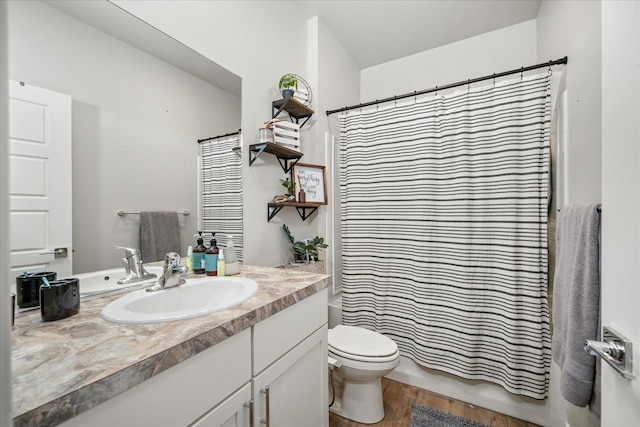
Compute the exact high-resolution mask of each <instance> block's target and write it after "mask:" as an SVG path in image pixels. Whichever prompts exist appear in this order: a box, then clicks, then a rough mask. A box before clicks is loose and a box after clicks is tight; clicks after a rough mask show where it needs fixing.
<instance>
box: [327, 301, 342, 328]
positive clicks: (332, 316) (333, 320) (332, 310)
mask: <svg viewBox="0 0 640 427" xmlns="http://www.w3.org/2000/svg"><path fill="white" fill-rule="evenodd" d="M337 325H342V294H341V293H340V294H338V295H334V296H333V298H331V299H330V300H329V328H334V327H336V326H337Z"/></svg>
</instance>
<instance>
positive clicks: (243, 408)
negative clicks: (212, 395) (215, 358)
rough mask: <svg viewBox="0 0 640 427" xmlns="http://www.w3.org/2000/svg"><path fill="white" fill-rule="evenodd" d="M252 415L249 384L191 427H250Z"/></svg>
mask: <svg viewBox="0 0 640 427" xmlns="http://www.w3.org/2000/svg"><path fill="white" fill-rule="evenodd" d="M252 415H253V400H252V399H251V383H247V384H246V385H245V386H244V387H242V388H241V389H240V390H238V391H237V392H235V393H233V395H231V396H229V397H228V398H227V399H225V401H224V402H222V403H221V404H219V405H218V406H216V407H215V408H213V409H212V410H211V411H209V412H207V413H206V414H205V415H203V416H202V418H200V419H199V420H197V421H196V422H195V423H193V424H191V426H190V427H248V426H250V425H251V424H250V420H251V416H252Z"/></svg>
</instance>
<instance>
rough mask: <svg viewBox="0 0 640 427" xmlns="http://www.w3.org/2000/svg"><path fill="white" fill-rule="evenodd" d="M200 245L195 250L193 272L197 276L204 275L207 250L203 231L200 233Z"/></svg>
mask: <svg viewBox="0 0 640 427" xmlns="http://www.w3.org/2000/svg"><path fill="white" fill-rule="evenodd" d="M198 234H199V236H198V244H197V245H196V247H195V248H193V260H192V262H193V272H194V273H196V274H204V271H205V269H204V255H205V252H206V251H207V248H205V247H204V244H203V243H204V240H203V239H202V231H198Z"/></svg>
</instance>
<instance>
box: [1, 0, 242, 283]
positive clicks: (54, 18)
mask: <svg viewBox="0 0 640 427" xmlns="http://www.w3.org/2000/svg"><path fill="white" fill-rule="evenodd" d="M9 12H10V25H9V32H10V48H9V76H10V78H11V79H14V80H19V81H24V82H26V83H27V84H31V85H34V86H40V87H44V88H47V89H50V90H55V91H58V92H62V93H66V94H68V95H71V97H72V98H73V105H72V112H73V113H72V114H73V116H72V121H73V123H72V126H73V130H72V132H73V249H74V273H81V272H86V271H94V270H100V269H104V268H110V267H119V266H120V265H121V262H120V259H121V258H122V255H123V254H122V251H119V250H115V249H113V246H114V245H118V246H131V247H139V224H140V217H139V216H138V215H128V216H125V217H119V216H117V215H116V212H117V211H119V210H121V209H123V210H126V211H131V212H140V211H141V210H176V211H178V212H181V211H183V210H188V211H190V212H192V215H190V216H186V217H185V216H182V215H179V221H180V224H181V230H180V231H181V240H182V244H181V253H183V254H184V253H185V252H186V248H187V246H188V245H189V244H193V237H192V236H193V234H194V233H195V231H196V229H197V179H198V176H197V161H196V158H197V154H198V144H197V140H198V139H201V138H207V137H210V136H215V135H219V134H223V133H227V132H230V131H234V130H236V129H238V128H239V127H240V98H239V97H238V96H235V95H232V94H230V93H228V92H226V91H223V90H221V89H219V88H217V87H215V86H212V85H211V84H209V83H206V82H204V81H203V80H200V79H198V78H196V77H194V76H192V75H190V74H187V73H185V72H183V71H181V70H179V69H178V68H176V67H174V66H171V65H169V64H167V63H164V62H162V61H160V60H158V59H157V58H155V57H152V56H150V55H148V54H146V53H144V52H141V51H139V50H137V49H135V48H133V47H131V46H129V45H127V44H125V43H123V42H121V41H119V40H117V39H115V38H113V37H111V36H109V35H107V34H105V33H102V32H100V31H98V30H95V29H94V28H92V27H89V26H87V25H86V24H84V23H82V22H80V21H78V20H76V19H74V18H71V17H69V16H68V15H65V14H64V13H61V12H59V11H58V10H56V9H54V8H52V7H50V6H48V5H46V4H44V3H41V2H9Z"/></svg>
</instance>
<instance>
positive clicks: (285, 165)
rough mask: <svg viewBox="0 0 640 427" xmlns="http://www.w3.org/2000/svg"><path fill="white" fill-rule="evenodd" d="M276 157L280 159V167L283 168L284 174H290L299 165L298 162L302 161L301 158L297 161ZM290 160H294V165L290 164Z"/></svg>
mask: <svg viewBox="0 0 640 427" xmlns="http://www.w3.org/2000/svg"><path fill="white" fill-rule="evenodd" d="M276 157H277V158H278V161H279V162H280V166H282V170H283V171H284V173H289V171H290V170H291V168H292V167H294V166H295V165H296V163H298V160H300V157H298V158H297V159H285V158H284V157H280V156H276ZM289 160H293V163H291V164H289Z"/></svg>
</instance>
